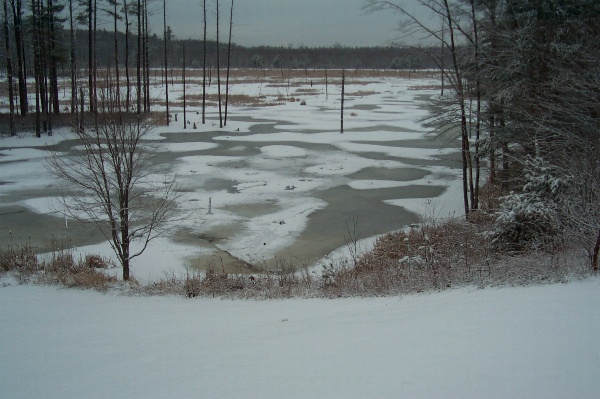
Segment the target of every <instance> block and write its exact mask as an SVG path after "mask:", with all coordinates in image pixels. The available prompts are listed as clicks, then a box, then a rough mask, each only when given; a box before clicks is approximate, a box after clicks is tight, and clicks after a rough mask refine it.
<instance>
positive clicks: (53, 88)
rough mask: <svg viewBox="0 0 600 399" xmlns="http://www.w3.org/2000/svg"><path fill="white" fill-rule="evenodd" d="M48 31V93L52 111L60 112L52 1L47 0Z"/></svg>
mask: <svg viewBox="0 0 600 399" xmlns="http://www.w3.org/2000/svg"><path fill="white" fill-rule="evenodd" d="M47 8H48V31H49V38H48V39H49V42H50V43H49V44H50V45H49V58H50V60H49V61H50V65H49V75H50V76H49V77H50V93H51V99H52V112H53V113H55V114H60V103H59V101H58V71H57V66H56V64H57V58H56V28H55V26H54V13H55V10H54V3H53V1H52V0H48V7H47Z"/></svg>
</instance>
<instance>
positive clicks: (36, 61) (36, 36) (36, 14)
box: [31, 0, 42, 137]
mask: <svg viewBox="0 0 600 399" xmlns="http://www.w3.org/2000/svg"><path fill="white" fill-rule="evenodd" d="M31 10H32V13H33V68H34V72H33V75H34V78H35V136H36V137H41V135H42V134H41V115H40V89H41V86H40V84H41V82H40V75H41V72H40V46H41V45H40V32H39V24H40V22H39V19H40V10H39V7H38V0H31Z"/></svg>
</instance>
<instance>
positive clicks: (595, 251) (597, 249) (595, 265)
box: [592, 230, 600, 272]
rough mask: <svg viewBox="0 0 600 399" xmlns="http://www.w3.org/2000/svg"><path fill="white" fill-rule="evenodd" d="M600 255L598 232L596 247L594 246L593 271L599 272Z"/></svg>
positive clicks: (599, 236)
mask: <svg viewBox="0 0 600 399" xmlns="http://www.w3.org/2000/svg"><path fill="white" fill-rule="evenodd" d="M599 253H600V230H598V236H597V237H596V245H594V252H593V254H592V269H593V270H594V271H595V272H597V271H598V254H599Z"/></svg>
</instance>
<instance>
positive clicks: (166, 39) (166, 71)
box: [163, 0, 169, 126]
mask: <svg viewBox="0 0 600 399" xmlns="http://www.w3.org/2000/svg"><path fill="white" fill-rule="evenodd" d="M163 28H164V34H163V40H164V45H165V47H164V53H165V54H164V58H165V59H164V63H165V103H166V105H167V126H168V125H169V63H168V61H169V60H168V58H167V49H168V41H169V37H168V36H169V33H168V31H167V0H163Z"/></svg>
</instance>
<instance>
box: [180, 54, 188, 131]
mask: <svg viewBox="0 0 600 399" xmlns="http://www.w3.org/2000/svg"><path fill="white" fill-rule="evenodd" d="M181 75H182V76H181V77H182V79H183V128H184V129H187V114H186V96H185V94H186V93H185V42H184V43H183V69H182V71H181Z"/></svg>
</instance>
